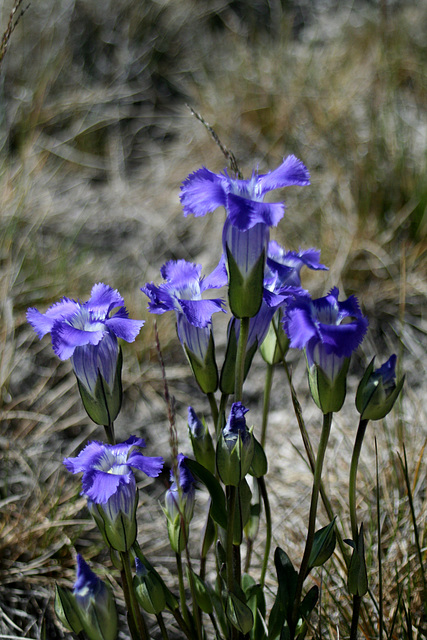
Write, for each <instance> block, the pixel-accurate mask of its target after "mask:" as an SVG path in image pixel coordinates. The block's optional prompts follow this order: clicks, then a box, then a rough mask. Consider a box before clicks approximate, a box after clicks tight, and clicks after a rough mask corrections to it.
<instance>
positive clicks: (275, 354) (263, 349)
mask: <svg viewBox="0 0 427 640" xmlns="http://www.w3.org/2000/svg"><path fill="white" fill-rule="evenodd" d="M281 316H282V312H281V309H279V311H278V312H277V313H276V314H275V315H274V317H273V320H272V321H271V322H270V326H269V327H268V331H267V335H266V336H265V338H264V340H263V342H262V344H261V346H260V353H261V355H262V357H263V359H264V361H265V362H266V363H267V364H270V365H274V364H279V363H280V362H282V360H283V357H284V356H285V354H286V353H287V351H288V348H289V338H288V336H287V335H286V333H285V332H284V330H283V326H282V323H281V322H280V319H281Z"/></svg>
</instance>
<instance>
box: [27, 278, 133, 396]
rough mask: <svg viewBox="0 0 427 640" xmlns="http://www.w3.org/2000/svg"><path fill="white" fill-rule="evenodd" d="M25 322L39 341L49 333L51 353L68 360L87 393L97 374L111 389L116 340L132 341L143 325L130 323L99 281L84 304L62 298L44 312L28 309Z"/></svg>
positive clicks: (116, 298) (116, 296)
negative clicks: (52, 351) (69, 359)
mask: <svg viewBox="0 0 427 640" xmlns="http://www.w3.org/2000/svg"><path fill="white" fill-rule="evenodd" d="M114 309H116V312H115V313H113V311H114ZM27 320H28V322H29V323H30V324H31V326H32V327H33V329H34V331H35V332H36V333H37V335H38V336H39V338H42V337H43V336H44V335H45V334H46V333H50V334H51V337H52V346H53V350H54V352H55V353H56V355H57V356H58V357H59V358H60V359H61V360H67V359H68V358H71V363H72V366H73V369H74V372H75V374H76V376H77V378H78V380H79V381H80V382H81V383H82V384H83V385H84V387H85V388H86V389H87V391H88V392H89V393H91V394H94V393H95V387H96V383H97V379H98V375H99V373H101V375H102V376H103V378H104V380H105V381H106V382H107V385H108V386H109V388H110V389H112V387H113V385H114V380H115V376H116V369H117V359H118V354H119V347H118V343H117V338H122V339H123V340H126V341H127V342H133V341H134V340H135V338H136V336H137V335H138V333H139V331H140V330H141V327H142V325H143V324H144V322H143V321H142V320H131V319H130V318H129V314H128V312H127V310H126V308H125V306H124V300H123V298H122V297H121V295H120V294H119V292H118V291H117V290H114V289H112V288H111V287H109V286H107V285H106V284H102V283H101V282H100V283H98V284H96V285H94V287H93V288H92V291H91V297H90V299H89V300H88V301H87V302H84V303H80V302H77V301H75V300H71V299H70V298H65V297H64V298H62V299H61V300H60V302H57V303H55V304H53V305H52V306H51V307H49V309H48V310H47V311H46V313H40V311H38V310H37V309H34V308H30V309H28V311H27Z"/></svg>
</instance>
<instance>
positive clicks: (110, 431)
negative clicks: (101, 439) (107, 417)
mask: <svg viewBox="0 0 427 640" xmlns="http://www.w3.org/2000/svg"><path fill="white" fill-rule="evenodd" d="M104 430H105V435H106V436H107V441H108V444H116V436H115V435H114V422H109V423H108V424H104Z"/></svg>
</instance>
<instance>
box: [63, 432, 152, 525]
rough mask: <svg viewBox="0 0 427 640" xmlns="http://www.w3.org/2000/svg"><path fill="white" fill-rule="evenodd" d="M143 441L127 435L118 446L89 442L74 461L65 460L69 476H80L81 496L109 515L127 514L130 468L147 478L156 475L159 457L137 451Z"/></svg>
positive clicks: (132, 491) (132, 483)
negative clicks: (151, 456) (124, 440)
mask: <svg viewBox="0 0 427 640" xmlns="http://www.w3.org/2000/svg"><path fill="white" fill-rule="evenodd" d="M142 447H145V440H143V439H142V438H137V437H136V436H131V437H130V438H128V439H127V440H126V442H122V443H120V444H113V445H109V444H104V443H103V442H97V441H96V440H94V441H93V442H89V444H87V445H86V447H85V448H84V449H83V450H82V451H81V452H80V453H79V455H78V456H77V457H75V458H65V459H64V464H65V466H66V467H67V469H68V471H71V473H83V477H82V494H84V495H85V496H86V497H87V498H88V499H89V500H91V501H92V502H94V503H96V504H102V505H103V507H104V509H105V508H106V509H107V510H108V511H109V512H110V513H111V515H112V516H116V517H117V514H118V513H119V512H121V511H122V512H125V513H126V512H127V513H130V512H131V511H132V509H133V501H134V499H135V493H136V483H135V476H134V473H133V470H134V469H138V470H139V471H143V472H144V473H145V474H146V475H147V476H150V478H155V477H157V476H158V475H159V473H160V471H161V470H162V467H163V458H160V457H158V458H150V457H148V456H144V455H142V453H141V452H140V451H139V450H138V449H140V448H142Z"/></svg>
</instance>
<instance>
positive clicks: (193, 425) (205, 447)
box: [188, 407, 215, 474]
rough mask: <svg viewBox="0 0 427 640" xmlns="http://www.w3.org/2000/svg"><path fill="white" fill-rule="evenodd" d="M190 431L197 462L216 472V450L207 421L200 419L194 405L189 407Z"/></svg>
mask: <svg viewBox="0 0 427 640" xmlns="http://www.w3.org/2000/svg"><path fill="white" fill-rule="evenodd" d="M188 432H189V434H190V440H191V445H192V447H193V452H194V456H195V458H196V460H197V462H198V463H199V464H201V465H203V466H204V467H205V468H206V469H208V471H210V472H211V473H212V474H214V473H215V450H214V447H213V443H212V438H211V435H210V433H209V430H208V428H207V426H206V423H205V421H204V420H203V421H202V420H200V418H199V417H198V416H197V414H196V412H195V411H194V409H193V408H192V407H188Z"/></svg>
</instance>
